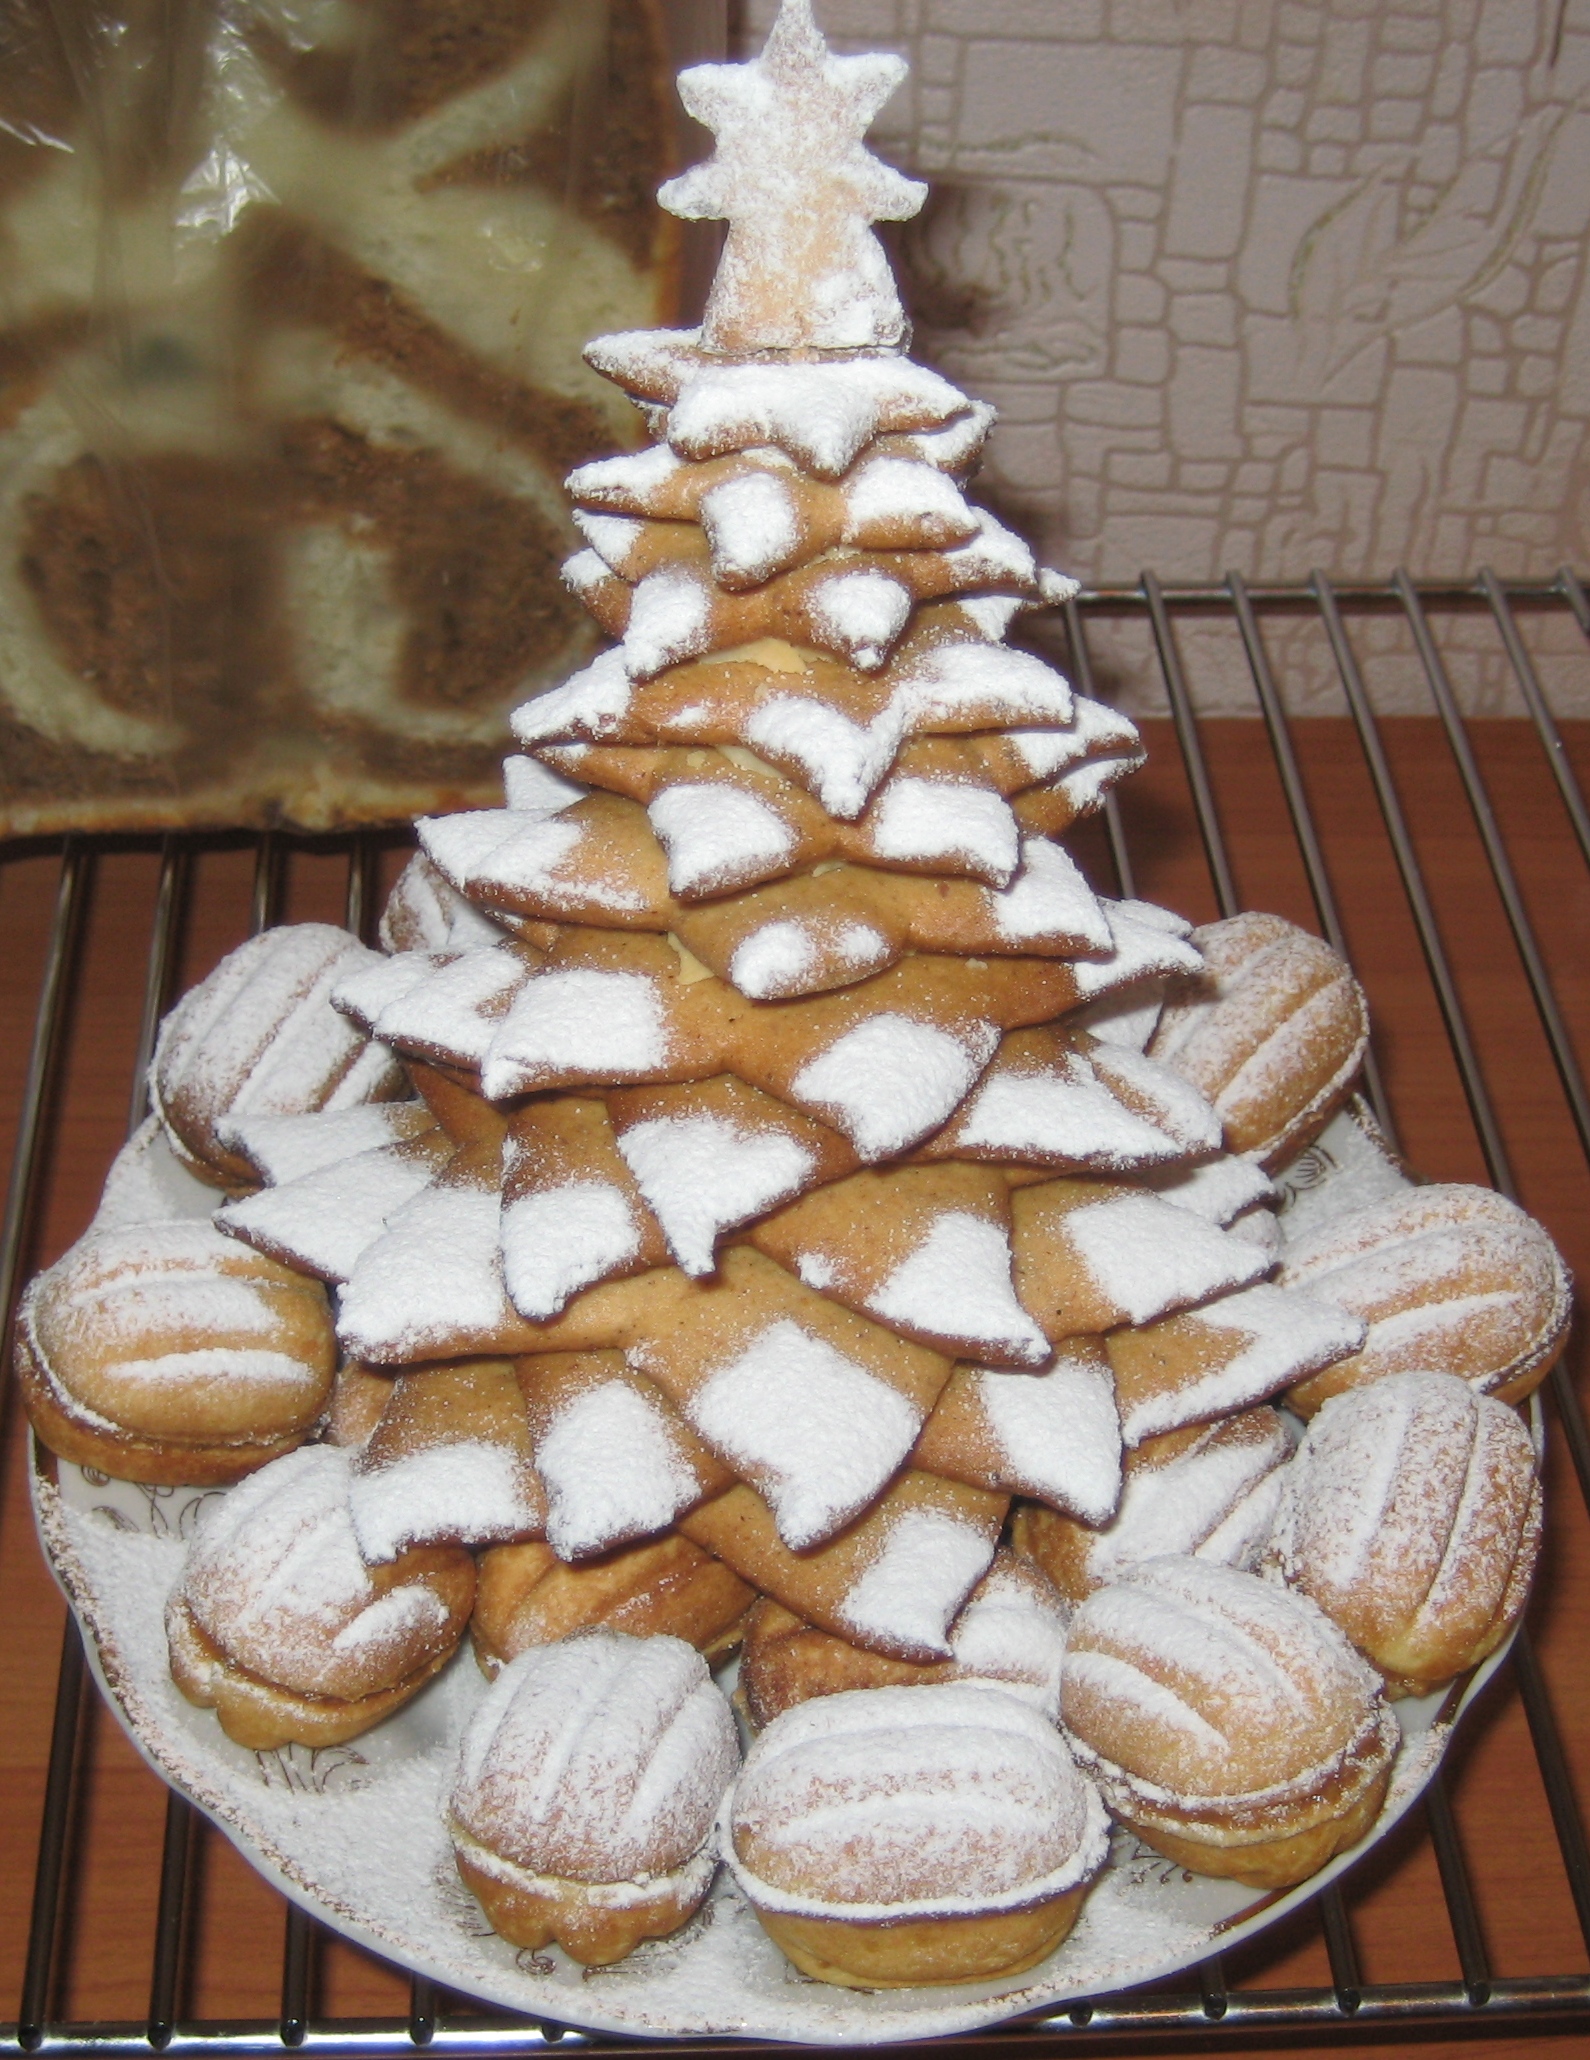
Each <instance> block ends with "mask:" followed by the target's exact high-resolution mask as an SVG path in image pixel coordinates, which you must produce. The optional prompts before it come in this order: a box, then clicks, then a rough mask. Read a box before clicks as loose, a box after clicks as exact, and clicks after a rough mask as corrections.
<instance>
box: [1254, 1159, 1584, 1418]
mask: <svg viewBox="0 0 1590 2060" xmlns="http://www.w3.org/2000/svg"><path fill="white" fill-rule="evenodd" d="M1280 1277H1281V1280H1282V1282H1283V1284H1284V1285H1286V1286H1288V1287H1296V1288H1302V1289H1305V1290H1306V1291H1307V1292H1308V1293H1309V1294H1312V1295H1318V1296H1319V1297H1320V1298H1321V1299H1322V1300H1326V1301H1330V1302H1333V1303H1335V1304H1336V1305H1337V1306H1338V1307H1339V1308H1342V1309H1346V1310H1348V1311H1349V1312H1350V1313H1351V1314H1352V1315H1354V1316H1357V1317H1358V1318H1360V1319H1361V1320H1362V1322H1363V1323H1364V1324H1365V1325H1366V1327H1367V1329H1366V1335H1365V1338H1364V1342H1363V1345H1362V1346H1361V1348H1360V1349H1359V1350H1358V1351H1356V1352H1353V1353H1351V1354H1350V1355H1348V1356H1347V1357H1345V1358H1341V1359H1338V1360H1337V1362H1336V1363H1335V1364H1334V1365H1332V1366H1328V1367H1326V1368H1324V1369H1323V1370H1322V1371H1320V1372H1318V1373H1315V1374H1312V1375H1311V1376H1310V1377H1309V1378H1308V1379H1306V1380H1303V1381H1299V1382H1298V1383H1297V1384H1296V1385H1295V1386H1294V1387H1292V1388H1290V1389H1289V1390H1288V1392H1287V1401H1288V1402H1289V1403H1290V1404H1291V1406H1292V1407H1293V1408H1294V1409H1295V1410H1296V1411H1297V1412H1298V1414H1299V1415H1300V1416H1312V1415H1313V1413H1314V1411H1315V1410H1316V1409H1317V1408H1318V1407H1319V1406H1320V1404H1321V1403H1322V1402H1323V1401H1325V1399H1326V1398H1327V1397H1328V1396H1330V1395H1335V1394H1340V1393H1341V1391H1342V1390H1343V1389H1344V1388H1356V1387H1362V1386H1365V1385H1366V1384H1367V1383H1369V1382H1370V1381H1377V1380H1381V1379H1383V1378H1384V1377H1385V1376H1386V1375H1387V1374H1390V1373H1407V1372H1435V1373H1455V1374H1457V1375H1458V1376H1459V1377H1460V1378H1461V1379H1463V1380H1466V1381H1467V1382H1468V1383H1469V1385H1470V1386H1471V1387H1473V1388H1477V1389H1479V1390H1480V1392H1481V1393H1483V1394H1488V1395H1497V1396H1499V1397H1500V1398H1501V1400H1502V1401H1504V1402H1518V1401H1521V1400H1522V1399H1523V1398H1524V1397H1525V1396H1526V1395H1528V1394H1529V1393H1530V1392H1531V1391H1532V1390H1533V1389H1535V1388H1537V1387H1538V1386H1539V1385H1540V1383H1541V1382H1542V1381H1543V1380H1544V1379H1545V1377H1546V1375H1547V1374H1548V1373H1549V1372H1550V1370H1551V1368H1552V1365H1553V1364H1554V1362H1555V1361H1556V1359H1557V1357H1558V1355H1559V1354H1560V1353H1561V1351H1562V1348H1563V1346H1564V1344H1565V1343H1566V1342H1567V1338H1568V1323H1569V1319H1570V1316H1571V1314H1572V1302H1571V1294H1572V1282H1571V1281H1570V1279H1569V1277H1568V1269H1567V1268H1566V1267H1565V1266H1564V1265H1563V1263H1562V1259H1561V1258H1560V1256H1559V1255H1558V1252H1557V1249H1556V1247H1555V1245H1553V1243H1552V1241H1551V1239H1550V1238H1549V1237H1548V1236H1547V1235H1546V1233H1545V1231H1544V1230H1542V1229H1541V1227H1540V1225H1539V1224H1538V1223H1536V1222H1535V1221H1534V1220H1533V1218H1531V1217H1529V1216H1526V1215H1525V1214H1524V1212H1523V1210H1522V1209H1520V1208H1519V1207H1518V1205H1517V1204H1516V1203H1515V1202H1510V1201H1508V1199H1507V1198H1506V1196H1505V1195H1499V1194H1496V1193H1494V1192H1493V1191H1492V1190H1491V1189H1490V1188H1488V1187H1465V1186H1460V1185H1457V1184H1456V1183H1451V1182H1437V1183H1433V1184H1432V1185H1430V1186H1428V1187H1413V1188H1408V1189H1406V1190H1404V1191H1403V1192H1402V1193H1400V1194H1395V1195H1391V1196H1388V1197H1387V1198H1386V1199H1385V1200H1383V1201H1378V1202H1372V1203H1370V1204H1369V1206H1368V1207H1367V1208H1363V1209H1355V1210H1353V1211H1352V1212H1351V1213H1350V1214H1348V1215H1345V1216H1338V1217H1335V1218H1333V1219H1332V1220H1331V1221H1329V1222H1326V1223H1321V1224H1319V1225H1318V1226H1317V1227H1316V1228H1315V1229H1313V1230H1309V1231H1305V1232H1304V1233H1303V1234H1302V1235H1301V1236H1299V1237H1297V1238H1295V1239H1293V1240H1292V1241H1291V1242H1290V1243H1289V1244H1288V1245H1287V1246H1286V1248H1285V1250H1284V1251H1283V1253H1282V1259H1281V1275H1280Z"/></svg>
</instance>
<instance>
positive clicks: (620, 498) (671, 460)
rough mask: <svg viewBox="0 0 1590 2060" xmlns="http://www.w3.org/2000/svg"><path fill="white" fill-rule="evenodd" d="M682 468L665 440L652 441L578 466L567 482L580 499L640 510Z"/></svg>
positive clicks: (576, 498) (575, 497) (572, 493)
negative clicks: (656, 442) (653, 442)
mask: <svg viewBox="0 0 1590 2060" xmlns="http://www.w3.org/2000/svg"><path fill="white" fill-rule="evenodd" d="M680 470H681V461H680V460H679V459H678V458H676V457H675V456H674V454H673V452H672V451H671V450H669V448H668V446H667V445H666V444H665V443H659V444H648V445H647V447H646V448H645V450H642V451H622V452H620V453H619V455H618V456H617V457H616V458H597V459H595V460H594V461H593V462H592V463H591V464H589V465H576V466H575V468H574V470H573V471H572V472H571V473H570V474H569V476H568V478H567V479H566V480H565V481H564V482H563V483H564V485H565V486H566V487H567V488H568V490H569V493H570V494H571V495H572V496H573V498H574V499H575V500H577V501H594V502H596V503H597V504H598V505H600V506H605V507H618V508H633V509H637V510H638V509H642V508H644V507H645V506H646V505H647V503H648V499H649V497H650V496H651V495H652V494H654V493H655V492H656V491H657V489H658V488H659V487H660V486H662V485H664V484H665V483H666V482H667V481H668V480H670V479H672V478H673V476H674V474H675V473H676V472H678V471H680Z"/></svg>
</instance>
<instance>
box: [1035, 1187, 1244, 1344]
mask: <svg viewBox="0 0 1590 2060" xmlns="http://www.w3.org/2000/svg"><path fill="white" fill-rule="evenodd" d="M1065 1234H1066V1236H1067V1238H1068V1239H1069V1241H1070V1243H1071V1244H1072V1246H1073V1247H1074V1248H1075V1250H1076V1253H1077V1255H1078V1257H1079V1258H1080V1259H1081V1261H1082V1263H1083V1265H1084V1266H1085V1267H1086V1268H1087V1270H1088V1272H1089V1273H1090V1274H1091V1275H1092V1278H1093V1280H1094V1282H1095V1283H1096V1285H1097V1287H1098V1288H1099V1290H1100V1291H1101V1292H1102V1293H1103V1294H1104V1295H1105V1296H1106V1297H1107V1298H1108V1299H1109V1301H1110V1302H1112V1303H1113V1304H1114V1306H1115V1307H1116V1308H1117V1309H1119V1310H1121V1311H1122V1312H1123V1316H1124V1320H1125V1321H1126V1322H1128V1323H1150V1322H1152V1321H1153V1319H1154V1318H1155V1317H1156V1316H1163V1315H1165V1314H1166V1313H1167V1311H1169V1310H1171V1309H1177V1308H1181V1307H1184V1306H1185V1305H1186V1304H1187V1303H1189V1302H1202V1301H1207V1300H1208V1299H1209V1297H1210V1296H1212V1295H1217V1294H1220V1293H1222V1292H1224V1291H1228V1290H1230V1289H1231V1288H1236V1287H1246V1286H1247V1285H1248V1284H1249V1283H1250V1282H1251V1281H1255V1280H1257V1279H1258V1278H1259V1276H1260V1275H1261V1274H1263V1273H1267V1272H1268V1271H1269V1263H1270V1262H1269V1260H1268V1259H1267V1257H1266V1256H1265V1254H1264V1253H1263V1252H1261V1251H1259V1250H1258V1249H1257V1248H1256V1247H1255V1246H1253V1245H1251V1244H1248V1243H1246V1242H1245V1241H1244V1240H1242V1239H1240V1238H1233V1237H1230V1236H1228V1235H1227V1234H1226V1232H1225V1231H1223V1230H1221V1229H1220V1228H1219V1226H1218V1225H1216V1224H1212V1223H1206V1222H1205V1221H1204V1220H1203V1219H1202V1217H1199V1216H1195V1215H1193V1213H1192V1211H1191V1210H1190V1209H1176V1208H1173V1207H1172V1206H1171V1204H1170V1203H1169V1202H1162V1201H1161V1200H1160V1199H1159V1197H1158V1196H1157V1195H1148V1194H1124V1195H1111V1196H1110V1197H1108V1199H1106V1200H1104V1201H1100V1202H1093V1203H1090V1204H1088V1205H1087V1206H1086V1207H1084V1208H1081V1209H1073V1210H1072V1211H1071V1212H1070V1214H1069V1215H1068V1216H1067V1217H1066V1219H1065Z"/></svg>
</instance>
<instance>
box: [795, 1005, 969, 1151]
mask: <svg viewBox="0 0 1590 2060" xmlns="http://www.w3.org/2000/svg"><path fill="white" fill-rule="evenodd" d="M963 1035H964V1036H965V1041H964V1042H963V1041H962V1040H961V1039H958V1038H955V1037H952V1036H951V1035H950V1034H949V1033H948V1031H945V1030H940V1029H937V1028H936V1027H935V1026H934V1025H932V1024H929V1023H918V1022H914V1021H913V1020H912V1019H911V1018H910V1017H909V1016H901V1015H896V1014H894V1013H893V1012H892V1011H887V1012H885V1013H884V1014H882V1015H877V1016H873V1017H871V1018H870V1019H869V1020H867V1021H866V1022H863V1023H858V1024H857V1026H856V1027H855V1029H853V1030H847V1031H846V1032H845V1034H844V1035H843V1036H842V1037H839V1038H837V1039H836V1040H835V1041H834V1043H832V1044H831V1045H830V1046H829V1047H828V1049H827V1050H826V1051H825V1052H822V1053H820V1054H819V1055H818V1056H817V1057H816V1058H814V1059H809V1060H808V1061H807V1063H806V1064H805V1065H804V1066H803V1067H802V1068H801V1070H800V1072H799V1073H797V1074H796V1076H795V1078H794V1080H793V1081H792V1082H791V1088H792V1091H793V1092H794V1093H795V1094H797V1095H799V1096H800V1097H801V1099H802V1100H803V1101H804V1102H806V1103H809V1104H810V1105H811V1106H813V1107H814V1108H816V1109H819V1110H821V1111H823V1112H824V1113H826V1114H827V1115H828V1116H829V1117H830V1119H831V1120H832V1121H833V1122H834V1123H835V1124H837V1126H838V1127H839V1128H840V1129H841V1130H843V1131H844V1133H845V1135H846V1136H847V1137H848V1138H849V1139H850V1140H851V1142H852V1143H853V1144H854V1145H855V1147H856V1149H857V1151H859V1152H860V1153H861V1155H862V1157H863V1158H867V1159H877V1158H882V1157H884V1156H885V1155H886V1154H888V1153H892V1152H900V1151H904V1150H905V1149H906V1147H907V1146H908V1145H912V1144H914V1143H916V1141H917V1140H918V1139H919V1138H922V1137H925V1136H926V1135H927V1134H928V1132H929V1131H930V1130H936V1129H937V1128H938V1126H939V1125H940V1124H941V1123H942V1122H943V1121H944V1120H945V1118H946V1117H947V1116H948V1115H949V1114H950V1112H951V1110H952V1109H954V1107H955V1105H956V1103H957V1102H959V1101H960V1100H961V1099H962V1098H963V1097H964V1095H965V1094H966V1091H967V1089H968V1088H969V1087H970V1086H971V1084H972V1082H973V1081H974V1080H975V1079H976V1078H977V1075H978V1074H979V1072H981V1070H982V1068H983V1067H984V1066H985V1065H986V1064H987V1063H988V1061H989V1059H990V1058H992V1056H993V1052H994V1047H995V1044H996V1043H997V1041H998V1033H997V1032H996V1031H995V1030H994V1028H993V1026H992V1025H989V1026H988V1027H987V1029H986V1031H984V1032H983V1034H982V1035H980V1036H979V1035H978V1034H977V1031H976V1028H975V1027H974V1029H973V1031H972V1032H971V1033H970V1034H965V1033H963Z"/></svg>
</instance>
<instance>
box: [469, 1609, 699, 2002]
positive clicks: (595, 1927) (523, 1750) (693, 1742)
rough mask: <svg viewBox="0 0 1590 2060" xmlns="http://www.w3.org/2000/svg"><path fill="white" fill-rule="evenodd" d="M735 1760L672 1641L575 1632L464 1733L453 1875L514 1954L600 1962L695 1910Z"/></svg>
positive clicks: (507, 1681)
mask: <svg viewBox="0 0 1590 2060" xmlns="http://www.w3.org/2000/svg"><path fill="white" fill-rule="evenodd" d="M738 1760H739V1748H738V1745H737V1743H736V1740H735V1735H734V1719H733V1717H732V1716H731V1715H730V1713H729V1705H728V1704H727V1702H725V1700H724V1699H723V1697H722V1696H721V1695H720V1694H719V1692H718V1690H717V1689H716V1688H715V1687H714V1686H713V1685H712V1681H711V1678H710V1677H709V1675H708V1673H707V1667H706V1662H705V1660H703V1659H702V1657H701V1655H700V1654H699V1653H698V1652H697V1651H696V1650H695V1649H694V1648H693V1647H692V1646H689V1645H686V1644H685V1643H684V1642H683V1641H682V1640H680V1639H678V1638H630V1637H626V1636H625V1635H624V1634H623V1633H621V1632H617V1631H587V1632H585V1633H583V1634H582V1635H581V1636H579V1637H576V1638H566V1639H563V1640H562V1641H560V1642H559V1643H557V1644H555V1645H544V1646H537V1647H534V1648H533V1649H531V1650H530V1651H528V1652H524V1653H521V1655H520V1656H519V1658H518V1659H516V1660H515V1661H513V1663H512V1664H511V1665H510V1666H507V1667H504V1669H503V1670H502V1672H501V1673H500V1674H499V1675H498V1676H497V1678H496V1680H495V1681H494V1682H493V1683H492V1685H491V1687H490V1688H489V1689H488V1691H487V1693H486V1699H485V1701H484V1702H483V1703H482V1704H481V1705H480V1707H479V1709H478V1710H477V1711H476V1712H475V1715H474V1718H473V1719H472V1720H471V1722H470V1725H469V1728H468V1730H467V1731H466V1732H465V1734H464V1742H463V1748H462V1751H461V1754H460V1757H459V1765H458V1775H457V1779H456V1780H455V1782H454V1784H453V1791H452V1797H451V1801H450V1803H449V1805H448V1829H449V1831H450V1832H451V1835H452V1840H453V1850H454V1854H455V1856H456V1858H457V1861H458V1871H459V1873H460V1874H461V1875H462V1877H463V1879H464V1881H465V1883H466V1884H467V1886H468V1887H469V1888H470V1890H471V1891H472V1892H473V1894H474V1895H475V1896H476V1897H477V1898H478V1899H479V1902H480V1905H481V1907H482V1909H483V1910H484V1911H485V1913H486V1915H487V1917H488V1918H489V1920H490V1922H491V1925H492V1928H493V1930H495V1931H497V1932H498V1933H500V1934H501V1936H502V1937H504V1938H505V1939H507V1940H508V1942H509V1943H510V1944H511V1945H516V1946H521V1947H530V1948H532V1949H539V1948H540V1947H542V1946H545V1945H548V1944H550V1943H552V1942H553V1941H554V1940H555V1941H556V1942H557V1943H558V1944H559V1945H561V1946H562V1947H563V1949H564V1950H565V1952H567V1953H569V1954H570V1955H571V1956H572V1957H573V1958H574V1959H576V1960H579V1961H581V1962H582V1963H583V1964H584V1965H586V1966H588V1967H605V1966H607V1965H609V1964H610V1963H611V1962H612V1961H614V1960H620V1959H622V1958H623V1957H624V1955H625V1954H626V1953H629V1952H632V1951H633V1950H634V1948H635V1947H636V1946H637V1945H639V1943H640V1942H641V1940H642V1939H644V1938H662V1937H665V1936H666V1935H667V1934H668V1933H669V1932H671V1931H677V1930H678V1929H679V1927H680V1925H681V1924H683V1923H684V1922H685V1921H686V1919H687V1918H688V1917H689V1916H690V1915H691V1913H692V1912H693V1911H694V1910H695V1909H696V1908H697V1907H698V1906H699V1904H700V1903H701V1900H702V1898H703V1897H704V1896H705V1895H706V1892H707V1890H708V1888H709V1887H710V1886H711V1883H712V1876H713V1873H714V1871H715V1868H716V1865H717V1853H716V1845H715V1841H714V1837H713V1820H714V1816H715V1814H716V1811H717V1807H718V1803H719V1800H720V1798H721V1797H722V1795H723V1792H724V1790H725V1789H726V1788H727V1787H728V1785H729V1783H730V1781H731V1780H732V1779H733V1777H734V1771H735V1768H736V1765H737V1764H738Z"/></svg>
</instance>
